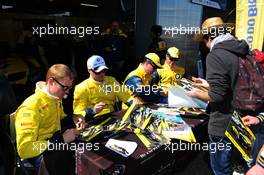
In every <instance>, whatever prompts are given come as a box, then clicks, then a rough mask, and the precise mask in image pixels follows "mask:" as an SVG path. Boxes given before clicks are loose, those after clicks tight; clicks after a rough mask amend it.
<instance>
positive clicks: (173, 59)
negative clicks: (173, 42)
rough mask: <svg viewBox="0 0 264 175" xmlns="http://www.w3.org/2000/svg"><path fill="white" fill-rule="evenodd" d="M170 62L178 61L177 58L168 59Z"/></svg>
mask: <svg viewBox="0 0 264 175" xmlns="http://www.w3.org/2000/svg"><path fill="white" fill-rule="evenodd" d="M169 59H170V60H171V61H179V58H173V57H170V58H169Z"/></svg>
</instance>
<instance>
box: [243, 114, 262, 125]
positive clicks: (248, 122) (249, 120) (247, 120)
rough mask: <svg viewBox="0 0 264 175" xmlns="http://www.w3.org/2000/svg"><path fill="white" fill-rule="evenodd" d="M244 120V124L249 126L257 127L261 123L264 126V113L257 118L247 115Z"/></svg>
mask: <svg viewBox="0 0 264 175" xmlns="http://www.w3.org/2000/svg"><path fill="white" fill-rule="evenodd" d="M242 120H243V122H244V124H245V125H247V126H251V125H257V124H260V123H261V124H263V123H264V113H260V114H259V115H257V116H251V115H247V116H245V117H243V118H242Z"/></svg>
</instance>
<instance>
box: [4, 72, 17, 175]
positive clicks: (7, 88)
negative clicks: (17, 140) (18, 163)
mask: <svg viewBox="0 0 264 175" xmlns="http://www.w3.org/2000/svg"><path fill="white" fill-rule="evenodd" d="M16 108H17V102H16V97H15V94H14V92H13V89H12V87H11V85H10V84H9V83H8V80H7V79H6V77H5V76H4V74H2V73H0V138H1V139H0V174H13V173H14V164H15V152H14V151H13V147H12V143H11V140H10V138H9V122H8V121H6V120H7V118H6V117H5V116H6V115H8V114H11V113H12V112H14V111H15V110H16Z"/></svg>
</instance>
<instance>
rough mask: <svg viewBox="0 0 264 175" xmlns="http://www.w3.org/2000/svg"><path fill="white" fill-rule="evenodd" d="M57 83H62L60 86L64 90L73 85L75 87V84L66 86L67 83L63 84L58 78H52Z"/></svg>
mask: <svg viewBox="0 0 264 175" xmlns="http://www.w3.org/2000/svg"><path fill="white" fill-rule="evenodd" d="M52 79H53V80H54V81H55V82H56V83H58V84H59V85H60V87H61V88H62V89H63V90H64V91H67V90H70V89H71V88H72V87H73V85H71V86H65V85H63V84H61V83H60V82H59V81H58V80H56V78H52Z"/></svg>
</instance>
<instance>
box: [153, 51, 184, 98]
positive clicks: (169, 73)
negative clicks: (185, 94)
mask: <svg viewBox="0 0 264 175" xmlns="http://www.w3.org/2000/svg"><path fill="white" fill-rule="evenodd" d="M179 59H180V51H179V49H177V48H176V47H170V48H169V49H168V50H167V54H166V59H165V63H164V65H163V68H162V69H158V70H157V72H155V73H154V75H153V76H154V78H153V82H154V83H155V84H158V85H160V86H161V87H162V89H163V91H164V93H165V94H166V95H167V94H168V88H169V86H175V85H176V84H177V82H178V81H180V79H181V78H182V77H183V76H184V73H185V70H184V68H183V67H179V66H177V65H176V62H177V61H178V60H179Z"/></svg>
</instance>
